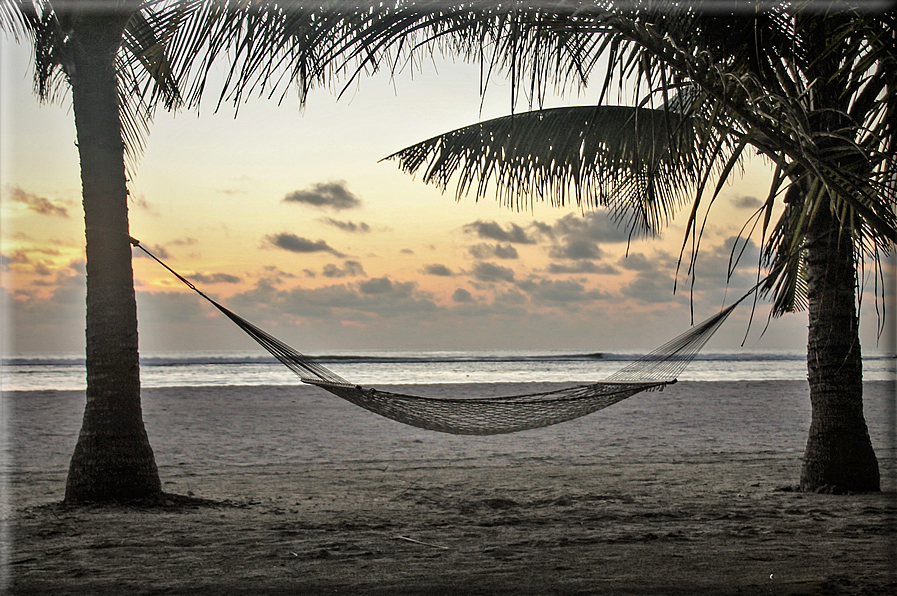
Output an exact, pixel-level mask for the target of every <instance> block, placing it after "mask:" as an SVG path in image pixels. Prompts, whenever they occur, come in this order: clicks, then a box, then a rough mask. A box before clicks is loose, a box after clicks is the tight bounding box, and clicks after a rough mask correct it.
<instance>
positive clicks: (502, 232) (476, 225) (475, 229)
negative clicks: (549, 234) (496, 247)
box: [462, 220, 536, 244]
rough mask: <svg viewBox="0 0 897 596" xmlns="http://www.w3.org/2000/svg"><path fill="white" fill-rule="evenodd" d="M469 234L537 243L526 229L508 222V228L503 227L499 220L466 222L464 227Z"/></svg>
mask: <svg viewBox="0 0 897 596" xmlns="http://www.w3.org/2000/svg"><path fill="white" fill-rule="evenodd" d="M462 229H463V230H464V231H465V232H467V233H468V234H475V235H476V236H477V237H478V238H486V239H489V240H498V241H499V242H510V243H513V244H535V243H536V239H535V238H534V237H532V236H530V235H529V234H527V233H526V230H524V229H523V228H521V227H520V226H518V225H517V224H515V223H511V224H508V227H507V229H505V228H502V227H501V225H499V224H498V223H497V222H494V221H482V220H477V221H475V222H473V223H469V224H466V225H465V226H464V227H463V228H462Z"/></svg>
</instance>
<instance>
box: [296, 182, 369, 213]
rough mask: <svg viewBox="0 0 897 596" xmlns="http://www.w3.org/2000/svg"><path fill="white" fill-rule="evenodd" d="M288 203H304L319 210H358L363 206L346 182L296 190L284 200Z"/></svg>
mask: <svg viewBox="0 0 897 596" xmlns="http://www.w3.org/2000/svg"><path fill="white" fill-rule="evenodd" d="M283 200H284V202H287V203H302V204H304V205H309V206H311V207H317V208H319V209H333V210H335V211H342V210H343V209H357V208H358V207H360V206H361V199H359V198H358V197H357V196H355V195H354V194H353V193H352V192H351V191H349V188H348V186H347V184H346V182H345V181H343V180H340V181H338V182H318V183H317V184H313V185H312V186H311V188H307V189H305V190H295V191H293V192H291V193H289V194H287V195H286V196H285V197H284V198H283Z"/></svg>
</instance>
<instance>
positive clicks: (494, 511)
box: [4, 382, 897, 594]
mask: <svg viewBox="0 0 897 596" xmlns="http://www.w3.org/2000/svg"><path fill="white" fill-rule="evenodd" d="M527 387H528V388H532V387H533V386H532V385H527ZM519 388H520V387H498V386H493V385H488V386H436V387H426V388H417V389H426V390H428V391H429V392H430V393H434V392H435V393H439V392H446V393H448V392H452V393H459V392H461V393H471V392H478V393H483V392H502V391H503V390H505V389H507V390H508V391H509V392H512V391H513V390H514V389H519ZM406 389H408V388H406ZM866 393H867V396H866V402H867V418H869V420H870V423H869V426H870V432H871V434H872V436H873V442H874V444H875V447H876V451H877V453H878V456H879V460H880V465H881V468H882V473H883V476H884V482H883V488H885V491H884V492H883V493H881V494H870V495H829V494H804V493H798V492H794V491H792V490H789V489H790V488H791V487H792V486H793V485H794V484H795V483H796V481H797V478H798V473H799V468H800V459H799V458H800V454H801V452H802V448H803V441H804V440H805V433H806V425H805V424H803V422H805V421H808V407H804V406H801V404H802V403H803V400H806V399H807V397H806V386H805V383H799V382H795V383H776V382H766V383H681V384H679V385H677V386H674V387H672V388H669V389H667V390H666V391H665V392H663V393H662V394H647V395H646V396H642V397H634V398H630V399H629V400H627V401H626V402H623V403H621V404H618V405H616V406H613V407H611V408H609V409H607V410H605V411H603V412H599V413H597V414H593V415H591V416H589V417H586V418H584V419H581V420H578V421H574V422H570V423H567V424H564V425H559V426H557V427H552V428H550V429H543V430H540V431H531V432H527V433H519V434H515V435H508V436H503V437H494V438H485V439H484V438H472V437H452V436H445V435H439V434H436V433H430V432H427V431H418V430H416V429H410V428H407V427H403V426H401V425H398V424H395V423H393V422H391V421H386V420H382V419H379V418H376V417H374V416H373V415H371V414H369V413H367V412H364V411H362V410H359V409H357V408H354V407H353V406H350V405H348V404H344V403H342V402H340V401H338V400H331V399H329V398H328V397H326V394H323V395H322V394H320V392H318V391H317V390H315V389H314V388H305V387H302V388H283V387H253V388H217V389H216V388H192V389H190V388H175V389H164V390H163V389H156V390H145V392H144V412H145V418H146V420H147V427H148V431H149V433H150V437H151V441H152V443H153V446H154V449H155V451H156V456H157V461H158V462H159V468H160V475H161V476H162V479H163V483H164V488H165V490H166V491H167V492H169V493H176V494H180V495H192V496H195V497H199V498H203V499H208V500H210V501H211V503H209V504H206V505H202V506H199V505H192V504H184V503H181V502H179V501H177V500H172V501H171V502H170V503H169V504H168V505H167V506H162V507H156V508H147V507H136V506H120V507H103V508H100V507H94V508H90V507H89V508H78V509H70V508H65V507H63V506H61V505H59V504H58V502H59V500H60V499H61V498H62V494H63V488H64V481H65V473H66V466H67V459H68V456H69V454H70V452H71V447H72V446H73V445H74V440H75V436H76V433H77V428H78V426H79V424H80V409H81V407H82V404H81V400H82V399H83V396H79V395H77V394H76V393H72V394H69V393H66V392H40V394H37V393H34V394H32V393H18V394H7V395H5V396H4V399H5V402H4V412H5V413H7V414H8V418H7V422H6V426H7V430H9V431H11V440H10V444H9V445H8V447H9V452H10V453H11V455H12V458H11V461H10V462H8V463H9V464H10V473H9V475H8V484H7V491H8V499H7V502H6V504H5V509H4V518H5V520H6V535H5V538H6V542H7V550H6V558H7V565H6V569H5V575H6V577H5V581H6V588H7V590H8V591H9V593H11V594H122V593H124V594H127V593H129V592H131V593H137V594H157V593H160V594H161V593H165V594H891V593H894V592H895V591H897V575H895V573H894V571H893V570H894V569H895V561H897V548H895V538H897V534H895V533H894V528H895V521H897V501H895V494H897V493H895V492H894V489H895V484H894V458H893V453H894V442H893V425H892V423H893V420H892V418H891V417H892V416H893V395H894V388H893V385H891V384H888V383H870V384H868V386H867V390H866ZM746 396H750V397H751V401H750V403H755V402H756V403H766V404H767V405H766V406H765V411H764V408H761V407H759V406H758V407H757V408H756V409H752V408H751V407H749V406H750V403H746V399H745V397H746ZM769 403H776V404H779V407H778V408H777V409H776V410H774V411H770V410H769V405H768V404H769ZM707 404H718V406H719V407H716V408H715V409H713V410H714V411H713V412H712V413H711V412H708V409H712V408H710V407H709V406H708V405H707ZM726 404H728V406H727V405H726ZM889 408H890V409H889ZM792 426H796V427H797V428H793V429H792V428H791V427H792ZM889 429H891V430H890V431H889ZM745 436H747V438H746V439H744V438H743V437H745ZM737 437H742V438H737Z"/></svg>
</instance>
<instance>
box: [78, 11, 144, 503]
mask: <svg viewBox="0 0 897 596" xmlns="http://www.w3.org/2000/svg"><path fill="white" fill-rule="evenodd" d="M73 23H74V24H73V28H72V35H71V41H70V48H71V65H70V66H69V67H68V68H67V70H68V74H69V78H70V79H71V84H72V98H73V107H74V112H75V126H76V129H77V137H78V151H79V153H80V157H81V183H82V191H83V201H84V223H85V227H86V237H87V352H86V356H87V405H86V408H85V410H84V420H83V423H82V426H81V432H80V434H79V436H78V442H77V445H76V446H75V451H74V454H73V455H72V460H71V464H70V467H69V474H68V481H67V483H66V490H65V500H66V502H74V503H77V502H90V501H118V500H128V499H135V498H153V497H158V496H159V495H161V483H160V481H159V473H158V470H157V468H156V462H155V458H154V456H153V450H152V448H151V447H150V444H149V439H148V437H147V434H146V430H145V428H144V424H143V415H142V412H141V407H140V372H139V364H138V352H137V305H136V301H135V296H134V279H133V270H132V268H131V246H130V241H129V234H128V190H127V186H126V179H125V168H124V147H123V144H122V137H121V126H120V121H119V104H118V86H117V79H116V74H115V56H116V52H117V51H118V48H119V45H120V43H121V36H122V32H123V30H124V26H125V24H126V23H127V15H122V14H119V15H115V14H113V15H100V14H92V15H90V14H89V15H84V16H81V17H79V18H77V19H75V20H74V22H73Z"/></svg>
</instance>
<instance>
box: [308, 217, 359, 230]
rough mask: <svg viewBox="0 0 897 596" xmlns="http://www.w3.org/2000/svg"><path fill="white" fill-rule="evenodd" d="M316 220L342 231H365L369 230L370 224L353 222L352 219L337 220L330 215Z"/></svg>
mask: <svg viewBox="0 0 897 596" xmlns="http://www.w3.org/2000/svg"><path fill="white" fill-rule="evenodd" d="M318 221H322V222H324V223H325V224H327V225H330V226H333V227H335V228H339V229H340V230H342V231H344V232H350V233H353V234H354V233H367V232H370V231H371V226H369V225H368V224H366V223H364V222H363V221H361V222H358V223H355V222H354V221H339V220H338V219H333V218H332V217H324V218H321V219H320V220H318Z"/></svg>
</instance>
